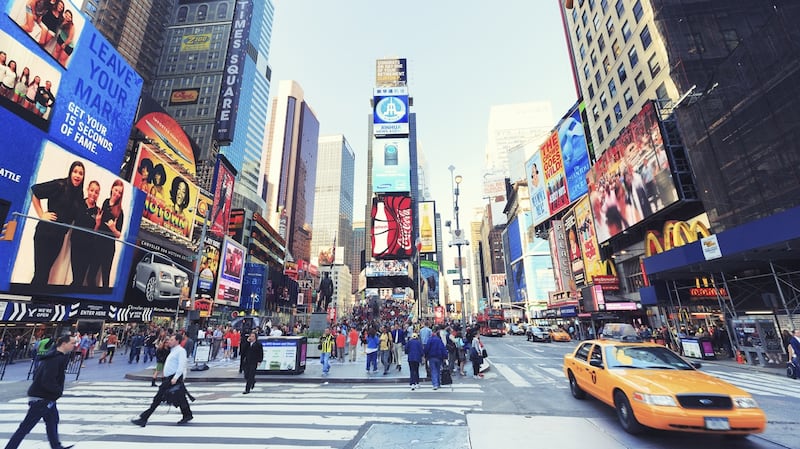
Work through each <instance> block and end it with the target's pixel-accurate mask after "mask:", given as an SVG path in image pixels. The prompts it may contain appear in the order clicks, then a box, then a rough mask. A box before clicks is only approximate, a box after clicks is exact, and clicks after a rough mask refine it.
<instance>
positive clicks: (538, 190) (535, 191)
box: [525, 150, 550, 225]
mask: <svg viewBox="0 0 800 449" xmlns="http://www.w3.org/2000/svg"><path fill="white" fill-rule="evenodd" d="M525 173H527V181H528V191H529V192H530V195H531V214H532V216H533V223H534V224H536V225H538V224H539V223H541V222H543V221H545V220H547V219H548V218H549V217H550V206H548V205H547V193H546V192H545V189H544V175H543V174H542V153H541V151H539V150H537V151H536V152H535V153H533V156H531V158H530V159H528V161H527V162H526V163H525Z"/></svg>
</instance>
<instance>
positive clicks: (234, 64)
mask: <svg viewBox="0 0 800 449" xmlns="http://www.w3.org/2000/svg"><path fill="white" fill-rule="evenodd" d="M252 16H253V0H237V1H236V4H235V6H234V10H233V24H232V25H231V34H230V38H229V39H228V51H227V56H226V57H225V76H224V77H222V86H221V88H220V91H219V101H218V103H217V120H216V128H215V130H214V135H215V137H216V139H217V141H218V142H220V143H221V144H223V145H226V144H229V143H230V142H232V141H233V133H234V130H235V128H236V111H237V110H238V106H239V94H240V91H241V89H242V80H243V79H244V62H245V58H246V57H247V45H248V43H247V36H248V35H249V34H250V19H251V18H252Z"/></svg>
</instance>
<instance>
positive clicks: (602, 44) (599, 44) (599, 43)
mask: <svg viewBox="0 0 800 449" xmlns="http://www.w3.org/2000/svg"><path fill="white" fill-rule="evenodd" d="M597 47H598V48H600V51H603V50H605V49H606V40H605V39H603V35H602V34H601V35H599V36H597Z"/></svg>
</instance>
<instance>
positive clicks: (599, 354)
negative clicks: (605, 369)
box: [590, 345, 603, 363]
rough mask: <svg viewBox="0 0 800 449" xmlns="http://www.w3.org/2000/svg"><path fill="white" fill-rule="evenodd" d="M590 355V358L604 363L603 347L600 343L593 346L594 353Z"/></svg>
mask: <svg viewBox="0 0 800 449" xmlns="http://www.w3.org/2000/svg"><path fill="white" fill-rule="evenodd" d="M590 357H591V358H590V360H594V361H597V362H600V363H603V348H601V347H600V345H594V347H593V348H592V355H591V356H590Z"/></svg>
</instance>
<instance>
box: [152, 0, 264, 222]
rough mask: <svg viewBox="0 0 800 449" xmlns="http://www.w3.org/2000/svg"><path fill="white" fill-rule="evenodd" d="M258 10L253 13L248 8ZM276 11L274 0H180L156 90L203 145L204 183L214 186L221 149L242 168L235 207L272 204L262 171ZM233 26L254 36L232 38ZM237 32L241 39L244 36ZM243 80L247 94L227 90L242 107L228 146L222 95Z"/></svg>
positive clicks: (238, 107)
mask: <svg viewBox="0 0 800 449" xmlns="http://www.w3.org/2000/svg"><path fill="white" fill-rule="evenodd" d="M250 11H252V14H248V12H250ZM273 16H274V6H273V4H272V1H271V0H265V1H254V0H245V1H241V0H239V1H234V0H209V1H205V2H202V3H199V2H195V1H191V0H180V1H178V3H177V8H176V9H174V10H173V12H172V14H171V17H170V21H169V23H170V25H169V27H168V28H167V32H166V39H165V44H164V47H163V49H162V52H161V58H160V59H159V62H158V70H157V75H156V78H155V81H154V83H153V89H152V96H153V98H155V99H156V100H157V101H159V102H160V103H161V106H162V107H164V108H165V109H166V110H167V112H168V113H170V115H172V116H173V117H175V119H176V120H177V121H178V123H180V124H181V126H182V127H183V128H184V130H185V131H186V133H187V134H188V135H189V136H190V137H191V138H192V139H194V141H195V142H196V143H197V144H198V147H199V154H197V155H196V156H197V157H196V159H197V161H198V164H197V165H198V167H197V179H198V183H199V184H200V186H201V187H203V188H206V189H209V188H210V187H211V180H212V177H213V174H214V159H215V158H216V155H217V154H218V153H219V152H220V151H221V152H222V153H223V154H225V156H226V157H227V158H228V160H230V161H231V162H232V163H233V165H234V167H235V168H236V170H237V171H238V172H239V176H238V179H237V182H236V191H235V195H234V206H236V207H246V208H248V209H251V210H257V211H260V208H261V207H263V205H264V202H263V199H262V198H260V196H259V195H258V192H259V191H258V185H259V184H260V182H261V178H262V175H261V174H260V173H259V172H258V169H259V168H260V167H261V162H260V161H261V159H262V157H261V156H262V155H261V152H262V148H263V140H264V134H265V130H266V127H267V118H266V117H267V108H268V104H269V100H268V98H269V88H270V76H271V72H270V68H269V66H268V64H267V59H268V56H269V45H270V40H271V35H272V21H273ZM232 28H235V30H234V31H236V32H237V33H244V34H245V37H246V42H244V43H243V42H233V44H234V45H229V44H231V43H232V42H231V39H232V36H231V34H232V33H231V30H232ZM245 32H246V33H245ZM234 34H236V33H234ZM237 36H238V34H237ZM237 36H233V39H242V38H241V37H237ZM242 40H245V39H242ZM240 45H246V51H245V52H244V57H243V61H241V60H239V61H238V64H239V65H238V66H237V67H236V69H237V72H238V74H239V76H238V77H235V78H231V72H232V70H226V69H228V68H230V66H231V62H230V61H229V60H228V55H229V53H231V52H232V51H234V50H238V49H232V48H229V47H236V46H240ZM230 83H234V85H233V86H231V84H230ZM239 86H241V88H242V90H241V94H240V95H234V96H232V97H230V96H229V97H225V98H226V99H227V100H229V103H227V104H226V105H225V106H226V107H230V108H232V109H234V110H235V111H236V112H237V114H236V120H235V124H234V125H233V127H232V133H231V134H232V135H233V136H234V138H233V140H232V142H230V143H229V146H227V147H224V148H222V150H220V147H219V143H218V142H217V141H216V139H215V137H216V136H215V135H214V133H215V125H216V124H217V123H218V121H219V120H218V113H217V112H218V108H219V106H220V101H219V100H220V94H221V93H222V94H225V93H226V92H229V91H228V89H229V88H230V89H234V88H238V87H239ZM221 90H222V92H221ZM233 91H235V89H234V90H232V91H230V92H233ZM223 143H224V144H227V143H228V142H223Z"/></svg>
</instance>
